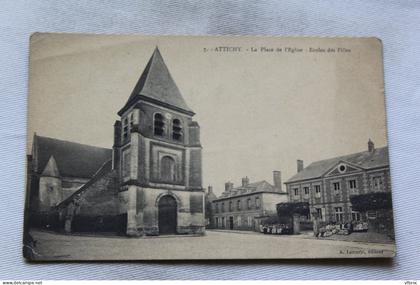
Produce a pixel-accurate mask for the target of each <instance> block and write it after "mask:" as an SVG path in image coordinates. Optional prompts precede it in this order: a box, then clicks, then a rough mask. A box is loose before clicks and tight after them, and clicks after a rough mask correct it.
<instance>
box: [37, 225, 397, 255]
mask: <svg viewBox="0 0 420 285" xmlns="http://www.w3.org/2000/svg"><path fill="white" fill-rule="evenodd" d="M31 235H32V236H33V238H34V239H35V240H36V241H37V248H36V251H37V254H38V255H37V259H38V260H116V259H119V260H135V259H137V260H145V259H222V258H223V259H255V258H266V259H270V258H271V259H274V258H314V257H317V258H330V257H340V258H350V257H362V258H364V257H390V256H393V255H394V254H395V245H394V244H390V243H387V244H381V243H360V242H349V241H334V240H317V239H309V238H308V239H307V238H302V237H297V236H278V235H264V234H259V233H240V232H239V233H238V232H221V231H207V232H206V235H205V236H200V237H194V236H166V237H150V238H126V237H110V236H108V237H100V236H75V235H62V234H55V233H50V232H41V231H31Z"/></svg>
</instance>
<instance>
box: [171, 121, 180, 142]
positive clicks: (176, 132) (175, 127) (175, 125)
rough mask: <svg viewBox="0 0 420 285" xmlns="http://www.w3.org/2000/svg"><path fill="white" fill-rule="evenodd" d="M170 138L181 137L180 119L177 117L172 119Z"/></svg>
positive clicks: (178, 138) (177, 138) (178, 139)
mask: <svg viewBox="0 0 420 285" xmlns="http://www.w3.org/2000/svg"><path fill="white" fill-rule="evenodd" d="M172 138H173V139H174V140H177V141H180V140H181V139H182V127H181V121H180V120H178V119H175V120H173V121H172Z"/></svg>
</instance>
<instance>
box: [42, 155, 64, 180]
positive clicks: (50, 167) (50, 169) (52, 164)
mask: <svg viewBox="0 0 420 285" xmlns="http://www.w3.org/2000/svg"><path fill="white" fill-rule="evenodd" d="M42 176H50V177H60V172H59V171H58V167H57V162H56V161H55V158H54V156H53V155H51V156H50V159H49V160H48V163H47V165H46V166H45V168H44V171H42Z"/></svg>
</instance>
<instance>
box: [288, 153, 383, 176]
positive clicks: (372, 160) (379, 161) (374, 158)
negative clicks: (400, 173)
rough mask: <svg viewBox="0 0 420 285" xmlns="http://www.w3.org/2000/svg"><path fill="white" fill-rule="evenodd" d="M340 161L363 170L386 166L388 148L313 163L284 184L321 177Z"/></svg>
mask: <svg viewBox="0 0 420 285" xmlns="http://www.w3.org/2000/svg"><path fill="white" fill-rule="evenodd" d="M340 161H344V162H348V163H350V164H353V165H356V166H359V167H361V168H363V169H370V168H377V167H383V166H388V165H389V159H388V147H381V148H376V149H374V150H373V151H372V152H369V151H363V152H358V153H353V154H349V155H345V156H339V157H334V158H330V159H325V160H319V161H315V162H313V163H311V164H310V165H308V166H307V167H305V168H304V169H303V170H302V171H300V172H298V173H296V174H295V175H294V176H292V177H291V178H290V179H289V180H287V181H286V183H290V182H296V181H300V180H307V179H313V178H318V177H321V176H322V175H324V174H325V173H326V172H327V171H328V170H329V169H330V168H331V167H333V166H334V165H336V164H337V163H338V162H340Z"/></svg>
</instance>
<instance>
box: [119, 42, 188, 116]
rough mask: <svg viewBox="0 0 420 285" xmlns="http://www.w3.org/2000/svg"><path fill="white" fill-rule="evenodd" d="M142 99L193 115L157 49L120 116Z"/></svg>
mask: <svg viewBox="0 0 420 285" xmlns="http://www.w3.org/2000/svg"><path fill="white" fill-rule="evenodd" d="M141 98H143V99H150V100H152V101H154V102H155V101H157V102H160V103H164V104H165V105H166V106H168V107H171V106H172V107H176V108H178V109H181V110H184V111H187V112H189V113H193V111H192V110H191V109H190V108H189V107H188V105H187V103H185V100H184V98H183V97H182V95H181V93H180V92H179V89H178V87H177V86H176V84H175V81H174V80H173V79H172V76H171V74H170V73H169V70H168V68H167V67H166V64H165V62H164V61H163V58H162V55H161V54H160V52H159V49H158V48H157V47H156V49H155V51H154V52H153V55H152V57H151V58H150V60H149V62H148V63H147V65H146V68H145V69H144V71H143V73H142V74H141V76H140V79H139V80H138V82H137V84H136V86H135V87H134V90H133V92H132V93H131V95H130V97H129V99H128V101H127V103H126V104H125V106H124V107H123V108H122V109H121V110H120V112H119V115H121V114H122V113H123V112H124V111H125V110H127V109H128V108H129V107H130V106H131V105H133V104H135V103H137V102H138V101H139V100H140V99H141Z"/></svg>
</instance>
